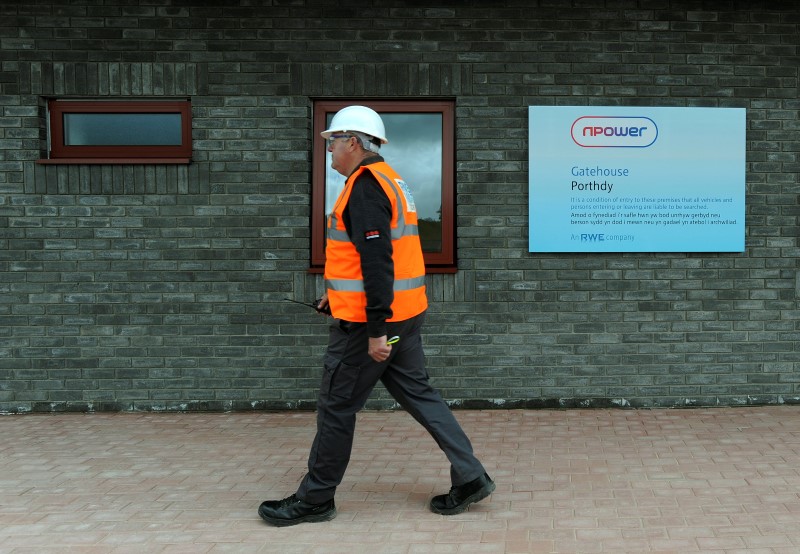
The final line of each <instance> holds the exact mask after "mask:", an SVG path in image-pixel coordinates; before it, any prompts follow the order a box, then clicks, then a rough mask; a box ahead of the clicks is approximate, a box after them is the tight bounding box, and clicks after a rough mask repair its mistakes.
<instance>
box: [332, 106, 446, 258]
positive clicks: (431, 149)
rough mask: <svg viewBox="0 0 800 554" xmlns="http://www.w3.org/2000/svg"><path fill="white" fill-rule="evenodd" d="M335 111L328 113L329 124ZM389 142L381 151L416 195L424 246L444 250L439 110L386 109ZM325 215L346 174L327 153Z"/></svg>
mask: <svg viewBox="0 0 800 554" xmlns="http://www.w3.org/2000/svg"><path fill="white" fill-rule="evenodd" d="M333 115H334V114H332V113H331V114H328V118H327V122H326V123H327V124H328V125H330V122H331V119H333ZM381 119H383V124H384V126H385V127H386V137H387V138H388V139H389V143H388V144H384V145H383V146H381V151H380V155H381V156H383V158H384V159H385V160H386V163H388V164H389V165H391V166H392V167H393V168H394V170H395V171H397V173H398V174H399V175H400V176H401V177H402V178H403V181H405V183H406V185H408V187H409V188H410V189H411V193H412V194H413V195H414V202H415V204H416V206H417V217H418V219H419V236H420V240H421V241H422V250H423V251H425V252H440V251H441V250H442V115H441V114H438V113H413V114H410V113H403V114H401V113H384V114H381ZM325 167H326V173H325V218H326V219H327V217H328V215H330V213H331V211H332V210H333V206H334V203H335V202H336V199H337V198H338V197H339V193H340V192H341V191H342V188H343V187H344V183H345V180H346V179H345V177H344V176H343V175H341V174H340V173H339V172H338V171H336V170H335V169H333V168H331V153H330V152H327V153H326V156H325Z"/></svg>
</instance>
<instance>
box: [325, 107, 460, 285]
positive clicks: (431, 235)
mask: <svg viewBox="0 0 800 554" xmlns="http://www.w3.org/2000/svg"><path fill="white" fill-rule="evenodd" d="M355 104H358V105H362V106H368V107H370V108H372V109H373V110H375V111H376V112H378V113H379V114H380V116H381V118H382V119H383V122H384V125H385V126H386V138H388V139H389V143H388V144H384V145H383V146H382V147H381V151H380V154H381V156H383V157H384V158H385V159H386V161H387V163H389V165H391V166H392V167H393V168H394V169H395V170H396V171H397V173H399V174H400V175H401V176H402V177H403V180H404V181H405V182H406V184H407V185H408V186H409V188H410V189H411V192H412V194H413V195H414V200H415V203H416V205H417V210H418V216H419V233H420V239H421V242H422V249H423V252H424V254H425V264H426V266H427V268H428V271H429V272H444V273H451V272H454V271H456V236H455V229H456V226H455V171H454V169H455V103H454V102H453V101H452V100H443V99H438V100H436V99H434V100H364V99H337V100H330V99H328V100H317V101H315V102H314V121H313V155H312V158H313V173H312V205H311V269H312V271H318V270H320V269H321V268H322V267H323V266H324V265H325V232H326V219H327V215H328V214H329V213H330V212H331V210H332V209H333V204H334V202H335V201H336V198H337V197H338V195H339V192H340V191H341V190H342V187H343V186H344V182H345V178H344V177H343V176H342V175H339V173H338V172H336V171H335V170H333V169H332V168H331V167H330V165H331V157H330V153H329V152H328V149H327V144H326V143H325V141H324V140H323V139H322V137H321V136H320V133H321V132H322V131H324V130H325V129H327V128H328V124H329V123H330V121H331V119H332V118H333V116H334V115H335V114H336V112H338V111H339V110H340V109H342V108H344V107H346V106H352V105H355Z"/></svg>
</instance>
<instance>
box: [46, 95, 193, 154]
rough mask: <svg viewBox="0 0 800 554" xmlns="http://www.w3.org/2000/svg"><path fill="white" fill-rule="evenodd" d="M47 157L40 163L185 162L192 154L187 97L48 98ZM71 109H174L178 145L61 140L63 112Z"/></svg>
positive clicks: (117, 111) (84, 111)
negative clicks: (178, 127) (177, 120)
mask: <svg viewBox="0 0 800 554" xmlns="http://www.w3.org/2000/svg"><path fill="white" fill-rule="evenodd" d="M47 106H48V114H49V121H48V122H49V140H50V144H49V148H48V150H49V157H48V158H47V159H45V160H39V162H40V163H82V164H108V163H125V164H133V163H146V164H156V163H171V164H188V163H189V162H191V158H192V103H191V100H188V99H186V100H138V99H137V100H86V99H80V100H77V99H76V100H72V99H50V100H48V103H47ZM71 113H79V114H87V113H95V114H96V113H115V114H135V113H178V114H180V115H181V144H180V145H174V146H173V145H157V146H152V145H124V146H120V145H112V146H103V145H81V146H72V145H67V144H65V137H64V115H66V114H71Z"/></svg>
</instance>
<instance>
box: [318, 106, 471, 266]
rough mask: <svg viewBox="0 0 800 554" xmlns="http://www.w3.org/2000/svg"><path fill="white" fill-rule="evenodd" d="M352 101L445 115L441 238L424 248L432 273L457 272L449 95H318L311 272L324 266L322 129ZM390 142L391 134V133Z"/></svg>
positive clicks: (388, 109)
mask: <svg viewBox="0 0 800 554" xmlns="http://www.w3.org/2000/svg"><path fill="white" fill-rule="evenodd" d="M353 104H359V105H362V106H367V107H369V108H372V109H373V110H375V111H376V112H378V113H379V114H380V113H438V114H441V116H442V183H441V186H442V205H441V223H442V242H441V250H440V251H439V252H424V253H423V255H424V257H425V266H426V268H427V270H428V272H429V273H455V272H456V270H457V260H456V220H455V218H456V206H455V140H456V135H455V102H454V101H452V100H446V99H425V100H366V99H352V98H350V99H316V100H314V104H313V107H314V112H313V113H314V115H313V122H312V133H313V142H312V145H313V147H312V186H311V189H312V196H311V268H310V271H311V272H320V271H322V268H324V266H325V232H326V229H325V215H326V214H325V185H326V182H325V174H326V153H327V144H326V142H325V140H324V139H323V138H322V137H321V136H320V133H321V132H322V131H324V130H325V129H326V127H327V117H328V115H329V114H334V113H336V112H337V111H339V110H340V109H342V108H344V107H346V106H350V105H353ZM388 138H389V141H390V143H391V140H392V138H391V137H388Z"/></svg>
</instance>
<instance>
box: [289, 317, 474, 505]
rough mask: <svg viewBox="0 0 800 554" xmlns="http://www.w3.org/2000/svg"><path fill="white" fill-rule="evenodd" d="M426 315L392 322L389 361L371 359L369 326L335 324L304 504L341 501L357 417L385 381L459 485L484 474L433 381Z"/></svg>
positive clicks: (300, 493)
mask: <svg viewBox="0 0 800 554" xmlns="http://www.w3.org/2000/svg"><path fill="white" fill-rule="evenodd" d="M424 320H425V314H424V313H423V314H420V315H418V316H416V317H413V318H411V319H408V320H406V321H400V322H392V323H387V325H388V336H389V337H392V336H394V335H398V336H399V337H400V342H399V343H397V344H395V345H394V346H393V347H392V353H391V355H390V357H389V359H388V360H386V361H385V362H381V363H378V362H375V361H374V360H373V359H372V358H370V357H369V355H368V354H367V348H368V341H369V338H368V336H367V328H366V324H363V323H352V322H348V321H341V320H334V323H333V324H332V325H331V329H330V338H329V342H328V349H327V352H326V353H325V359H324V365H325V373H324V375H323V377H322V384H321V386H320V391H319V397H318V399H317V435H316V437H315V438H314V442H313V444H312V446H311V453H310V454H309V456H308V473H307V474H306V475H305V477H303V480H302V482H301V483H300V486H299V488H298V490H297V493H296V494H297V497H298V498H300V499H302V500H305V501H306V502H309V503H312V504H321V503H323V502H327V501H328V500H330V499H332V498H333V497H334V494H335V493H336V487H337V486H338V485H339V484H340V483H341V482H342V478H343V477H344V473H345V470H346V469H347V464H348V462H349V461H350V453H351V450H352V447H353V434H354V432H355V424H356V414H357V413H358V412H359V411H360V410H361V409H362V408H363V407H364V405H365V404H366V402H367V399H368V398H369V395H370V393H371V392H372V389H373V388H374V387H375V385H376V384H377V382H378V381H379V380H380V381H381V382H382V383H383V385H384V386H385V387H386V389H387V390H388V391H389V393H391V395H392V396H393V397H394V398H395V400H397V402H398V403H399V404H400V405H401V406H402V407H403V408H404V409H405V410H406V411H407V412H408V413H409V414H411V416H412V417H413V418H414V419H416V420H417V421H418V422H419V423H420V424H421V425H422V426H423V427H425V429H426V430H427V431H428V433H430V435H431V436H432V437H433V439H434V440H435V441H436V443H437V444H438V445H439V448H441V449H442V451H443V452H444V454H445V456H447V459H448V460H449V462H450V479H451V484H452V485H453V486H459V485H463V484H464V483H468V482H470V481H472V480H473V479H477V478H478V477H480V476H481V475H483V474H484V472H485V469H484V467H483V465H482V464H481V463H480V462H479V461H478V459H477V458H475V456H474V454H473V452H472V444H471V443H470V441H469V438H468V437H467V435H466V434H465V433H464V431H463V430H462V429H461V426H460V425H459V423H458V421H456V419H455V417H454V416H453V413H452V412H451V411H450V408H449V407H448V406H447V404H446V403H445V402H444V400H443V399H442V397H441V395H440V394H439V393H438V392H437V391H436V390H435V389H434V388H433V387H431V385H430V384H429V382H428V374H427V372H426V370H425V357H424V353H423V350H422V337H421V336H420V331H421V329H422V324H423V322H424Z"/></svg>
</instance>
